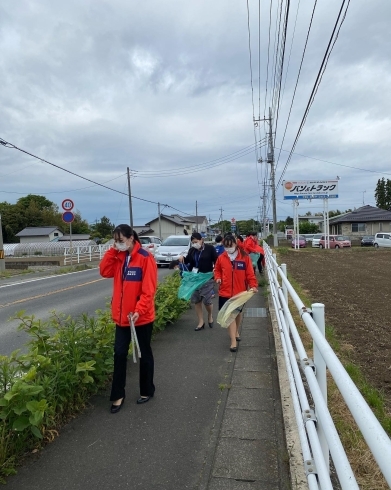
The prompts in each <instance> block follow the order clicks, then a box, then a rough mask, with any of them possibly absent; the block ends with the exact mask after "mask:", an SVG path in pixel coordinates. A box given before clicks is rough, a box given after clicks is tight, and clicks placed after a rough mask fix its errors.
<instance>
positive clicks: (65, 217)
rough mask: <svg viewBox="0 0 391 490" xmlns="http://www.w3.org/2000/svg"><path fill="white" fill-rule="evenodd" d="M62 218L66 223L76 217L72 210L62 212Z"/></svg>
mask: <svg viewBox="0 0 391 490" xmlns="http://www.w3.org/2000/svg"><path fill="white" fill-rule="evenodd" d="M61 219H62V220H63V221H64V223H72V221H73V220H74V219H75V215H74V214H73V213H72V212H71V211H65V213H62V217H61Z"/></svg>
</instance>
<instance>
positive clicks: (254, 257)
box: [249, 252, 261, 267]
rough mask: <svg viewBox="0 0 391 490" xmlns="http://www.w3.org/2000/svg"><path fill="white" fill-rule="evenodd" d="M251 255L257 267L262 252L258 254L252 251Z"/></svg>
mask: <svg viewBox="0 0 391 490" xmlns="http://www.w3.org/2000/svg"><path fill="white" fill-rule="evenodd" d="M249 255H250V259H251V262H252V264H253V267H256V265H257V262H258V259H259V257H260V256H261V254H258V253H256V252H251V253H250V254H249Z"/></svg>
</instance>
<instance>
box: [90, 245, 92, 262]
mask: <svg viewBox="0 0 391 490" xmlns="http://www.w3.org/2000/svg"><path fill="white" fill-rule="evenodd" d="M91 261H92V247H91V245H90V262H91Z"/></svg>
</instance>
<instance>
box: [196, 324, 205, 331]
mask: <svg viewBox="0 0 391 490" xmlns="http://www.w3.org/2000/svg"><path fill="white" fill-rule="evenodd" d="M203 328H205V323H204V324H203V325H202V327H196V328H195V329H194V330H195V331H196V332H198V331H199V330H202V329H203Z"/></svg>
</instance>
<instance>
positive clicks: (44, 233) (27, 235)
mask: <svg viewBox="0 0 391 490" xmlns="http://www.w3.org/2000/svg"><path fill="white" fill-rule="evenodd" d="M63 235H64V234H63V232H62V231H61V230H60V229H59V228H57V226H28V227H27V228H24V229H23V230H22V231H20V232H19V233H17V234H16V235H15V236H17V237H19V240H20V243H36V242H53V241H56V240H58V239H59V238H60V237H62V236H63Z"/></svg>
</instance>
